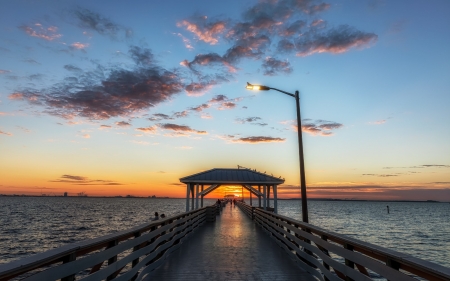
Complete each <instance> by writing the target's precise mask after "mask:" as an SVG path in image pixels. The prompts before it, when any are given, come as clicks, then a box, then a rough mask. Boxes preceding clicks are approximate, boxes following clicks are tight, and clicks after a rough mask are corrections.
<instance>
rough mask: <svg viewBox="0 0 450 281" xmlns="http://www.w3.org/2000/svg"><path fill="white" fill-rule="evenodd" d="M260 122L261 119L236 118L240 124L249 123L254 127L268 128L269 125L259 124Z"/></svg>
mask: <svg viewBox="0 0 450 281" xmlns="http://www.w3.org/2000/svg"><path fill="white" fill-rule="evenodd" d="M259 120H261V117H247V118H236V122H237V123H240V124H245V123H249V124H252V125H258V126H267V123H261V122H257V121H259Z"/></svg>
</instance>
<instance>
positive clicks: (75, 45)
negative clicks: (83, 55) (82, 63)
mask: <svg viewBox="0 0 450 281" xmlns="http://www.w3.org/2000/svg"><path fill="white" fill-rule="evenodd" d="M70 46H72V47H73V48H75V49H78V50H83V49H86V48H87V47H89V44H88V43H80V42H75V43H72V44H70Z"/></svg>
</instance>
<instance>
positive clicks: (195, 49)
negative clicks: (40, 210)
mask: <svg viewBox="0 0 450 281" xmlns="http://www.w3.org/2000/svg"><path fill="white" fill-rule="evenodd" d="M449 10H450V2H449V1H447V0H436V1H431V2H430V1H419V0H413V1H411V0H408V1H406V0H403V1H401V0H399V1H387V0H367V1H354V0H344V1H315V0H278V1H277V0H262V1H256V0H253V1H251V0H246V1H236V0H230V1H206V0H204V1H201V0H200V1H192V0H190V1H175V0H166V1H142V0H141V1H132V2H129V1H83V0H81V1H73V0H72V1H31V0H16V1H3V2H2V9H1V10H0V30H1V32H0V58H1V59H0V156H1V161H0V194H9V195H10V194H28V195H40V194H47V195H62V194H63V192H68V194H69V195H73V196H76V195H77V193H80V192H84V193H86V194H88V195H89V196H126V195H134V196H151V195H156V196H170V197H184V196H185V190H186V187H185V185H183V184H181V183H180V182H179V178H182V177H185V176H188V175H191V174H194V173H198V172H200V171H205V170H209V169H212V168H237V165H241V166H244V167H247V168H251V169H256V170H257V171H260V172H266V173H267V174H270V175H274V176H277V177H279V176H280V177H282V178H284V179H285V183H284V184H283V185H281V186H279V191H278V193H279V197H281V198H299V197H300V190H299V182H300V176H299V159H298V138H297V129H298V128H297V126H296V124H297V123H296V107H295V99H294V98H292V97H290V96H288V95H284V94H282V93H280V92H277V91H274V90H271V91H250V90H247V89H246V88H245V86H246V83H247V82H250V83H252V84H258V85H266V86H269V87H272V88H277V89H281V90H283V91H286V92H289V93H294V92H295V91H297V90H298V91H299V92H300V108H301V118H302V135H303V147H304V158H305V170H306V183H307V194H308V198H336V199H367V200H370V199H371V200H439V201H450V145H449V143H450V113H449V105H450V75H449V74H450V64H449V63H448V62H449V61H450V52H449V51H448V46H450V33H449V32H448V27H449V26H450V18H449V17H448V11H449ZM224 194H237V195H239V194H240V187H221V188H220V189H218V190H217V192H215V193H211V196H212V197H220V196H223V195H224Z"/></svg>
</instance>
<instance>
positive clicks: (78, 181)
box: [49, 175, 123, 185]
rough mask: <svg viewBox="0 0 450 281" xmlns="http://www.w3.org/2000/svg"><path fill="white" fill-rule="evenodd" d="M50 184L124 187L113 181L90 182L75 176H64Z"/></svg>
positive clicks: (85, 178) (87, 179)
mask: <svg viewBox="0 0 450 281" xmlns="http://www.w3.org/2000/svg"><path fill="white" fill-rule="evenodd" d="M49 182H60V183H68V184H73V185H123V184H121V183H118V182H114V181H111V180H90V179H89V178H87V177H82V176H74V175H62V176H61V177H60V178H59V179H57V180H50V181H49Z"/></svg>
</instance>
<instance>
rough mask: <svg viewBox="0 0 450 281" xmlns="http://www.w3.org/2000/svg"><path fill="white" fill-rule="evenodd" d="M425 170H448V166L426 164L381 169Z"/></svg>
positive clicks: (449, 166)
mask: <svg viewBox="0 0 450 281" xmlns="http://www.w3.org/2000/svg"><path fill="white" fill-rule="evenodd" d="M425 168H450V165H442V164H426V165H418V166H406V167H383V169H425Z"/></svg>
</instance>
